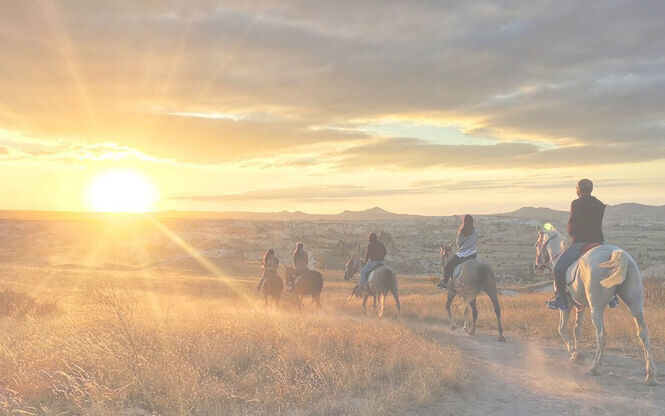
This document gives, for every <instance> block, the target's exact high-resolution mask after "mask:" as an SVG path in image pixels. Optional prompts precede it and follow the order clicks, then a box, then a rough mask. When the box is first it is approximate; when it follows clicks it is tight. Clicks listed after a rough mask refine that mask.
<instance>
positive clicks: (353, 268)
mask: <svg viewBox="0 0 665 416" xmlns="http://www.w3.org/2000/svg"><path fill="white" fill-rule="evenodd" d="M360 262H361V260H360V259H357V258H355V257H351V258H349V261H348V262H347V263H346V267H345V269H346V270H344V280H351V278H352V277H353V275H354V274H356V273H357V272H358V269H359V267H358V265H359V264H360Z"/></svg>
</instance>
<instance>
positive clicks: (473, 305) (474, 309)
mask: <svg viewBox="0 0 665 416" xmlns="http://www.w3.org/2000/svg"><path fill="white" fill-rule="evenodd" d="M469 305H471V316H472V317H473V323H472V324H471V330H469V335H474V334H475V333H476V321H477V320H478V308H477V307H476V300H475V299H474V300H472V301H471V303H469Z"/></svg>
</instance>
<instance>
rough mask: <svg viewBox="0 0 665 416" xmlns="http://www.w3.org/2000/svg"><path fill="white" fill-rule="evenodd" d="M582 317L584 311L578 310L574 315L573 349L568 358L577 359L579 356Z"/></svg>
mask: <svg viewBox="0 0 665 416" xmlns="http://www.w3.org/2000/svg"><path fill="white" fill-rule="evenodd" d="M583 318H584V311H583V310H582V311H578V312H577V314H576V316H575V328H574V329H573V350H572V354H571V355H570V359H571V360H573V361H579V359H580V358H582V357H581V356H580V352H579V349H580V338H581V337H582V319H583Z"/></svg>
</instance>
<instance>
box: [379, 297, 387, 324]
mask: <svg viewBox="0 0 665 416" xmlns="http://www.w3.org/2000/svg"><path fill="white" fill-rule="evenodd" d="M385 302H386V294H385V293H384V294H382V295H379V318H383V304H384V303H385Z"/></svg>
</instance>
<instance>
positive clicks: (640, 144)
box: [0, 0, 665, 215]
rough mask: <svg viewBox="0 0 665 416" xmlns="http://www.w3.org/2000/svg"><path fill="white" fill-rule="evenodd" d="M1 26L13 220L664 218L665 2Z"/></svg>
mask: <svg viewBox="0 0 665 416" xmlns="http://www.w3.org/2000/svg"><path fill="white" fill-rule="evenodd" d="M0 4H1V11H0V174H1V175H2V176H1V177H2V180H1V181H0V193H1V195H2V198H1V199H0V209H39V210H74V211H80V210H89V209H94V204H93V205H91V204H90V203H89V201H88V200H87V198H88V197H89V194H90V192H91V191H90V187H91V186H93V185H92V184H94V183H99V179H98V178H99V177H100V175H104V174H108V172H114V171H118V170H121V171H132V172H138V173H139V174H140V175H141V177H142V178H145V179H147V180H148V181H149V182H150V183H151V184H152V185H151V186H153V187H154V188H155V193H156V195H158V197H156V198H155V202H154V206H153V209H156V210H165V209H177V210H246V211H278V210H283V209H286V210H302V211H308V212H318V213H334V212H338V211H342V210H344V209H365V208H369V207H373V206H380V207H382V208H384V209H387V210H390V211H396V212H408V213H420V214H437V215H438V214H456V213H463V212H471V213H487V212H501V211H508V210H512V209H516V208H519V207H521V206H549V207H552V208H566V207H568V206H569V204H570V200H571V199H572V198H573V197H574V186H575V183H576V182H577V180H578V179H579V178H581V177H589V178H591V179H593V180H594V182H595V183H596V188H597V191H596V193H597V195H598V196H599V197H600V198H601V199H602V200H604V201H605V202H607V203H611V204H613V203H619V202H641V203H647V204H658V205H661V204H665V191H664V189H665V187H664V186H663V183H664V182H665V70H664V68H665V41H664V39H665V24H663V16H665V2H662V1H660V0H650V1H643V2H628V1H623V2H622V1H598V2H579V1H528V2H510V1H506V2H482V1H410V2H396V1H395V2H393V1H343V2H342V1H339V2H337V1H321V2H318V1H302V2H297V1H260V2H241V1H224V2H213V1H204V0H202V1H184V0H183V1H135V0H119V1H104V2H102V1H99V2H96V1H52V0H43V1H31V0H25V1H8V0H0ZM95 181H97V182H95ZM102 190H103V188H102ZM99 191H100V189H99V188H98V189H96V192H99ZM116 191H117V190H116Z"/></svg>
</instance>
